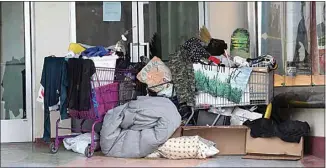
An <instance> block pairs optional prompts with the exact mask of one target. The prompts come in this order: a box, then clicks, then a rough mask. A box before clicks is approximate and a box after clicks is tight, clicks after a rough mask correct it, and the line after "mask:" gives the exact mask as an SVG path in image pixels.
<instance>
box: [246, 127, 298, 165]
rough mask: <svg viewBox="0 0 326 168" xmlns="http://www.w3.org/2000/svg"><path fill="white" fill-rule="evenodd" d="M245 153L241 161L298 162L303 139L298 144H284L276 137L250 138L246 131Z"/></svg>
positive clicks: (248, 132) (248, 131)
mask: <svg viewBox="0 0 326 168" xmlns="http://www.w3.org/2000/svg"><path fill="white" fill-rule="evenodd" d="M246 153H247V155H246V156H244V157H243V159H261V160H271V159H273V160H300V159H301V158H302V157H303V138H301V141H300V143H289V142H284V141H283V140H281V139H280V138H278V137H272V138H252V137H251V136H250V129H248V130H247V140H246Z"/></svg>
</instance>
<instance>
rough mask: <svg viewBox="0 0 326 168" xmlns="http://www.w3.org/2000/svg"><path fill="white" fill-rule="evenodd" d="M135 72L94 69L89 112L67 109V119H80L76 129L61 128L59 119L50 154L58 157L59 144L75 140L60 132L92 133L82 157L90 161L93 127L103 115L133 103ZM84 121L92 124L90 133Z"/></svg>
mask: <svg viewBox="0 0 326 168" xmlns="http://www.w3.org/2000/svg"><path fill="white" fill-rule="evenodd" d="M135 77H136V72H134V71H133V70H127V69H115V68H100V67H97V68H96V73H95V74H94V75H93V76H92V79H91V86H92V89H91V90H92V91H91V94H90V97H91V108H90V110H88V111H76V110H71V109H69V117H70V118H74V119H81V120H82V121H81V123H80V127H79V128H76V129H75V128H64V127H60V126H59V123H60V118H59V119H58V120H57V122H56V137H55V141H54V142H52V143H51V144H50V152H51V153H57V152H58V149H59V145H60V143H61V140H63V139H64V138H69V137H75V136H77V135H78V134H74V135H59V130H71V131H74V132H81V133H86V132H90V133H91V144H90V145H89V146H88V147H87V148H86V149H85V152H84V154H85V156H86V157H92V156H93V154H94V151H95V148H96V143H97V141H96V140H95V139H94V137H95V130H94V128H95V125H96V124H98V123H101V122H102V121H103V118H104V116H105V114H106V113H107V112H108V111H109V110H110V109H112V108H114V107H116V106H119V105H122V104H124V103H126V102H128V101H130V100H133V99H136V94H135V91H136V90H135V85H136V84H135ZM86 120H92V121H94V122H93V124H92V128H91V130H85V129H83V124H84V122H85V121H86Z"/></svg>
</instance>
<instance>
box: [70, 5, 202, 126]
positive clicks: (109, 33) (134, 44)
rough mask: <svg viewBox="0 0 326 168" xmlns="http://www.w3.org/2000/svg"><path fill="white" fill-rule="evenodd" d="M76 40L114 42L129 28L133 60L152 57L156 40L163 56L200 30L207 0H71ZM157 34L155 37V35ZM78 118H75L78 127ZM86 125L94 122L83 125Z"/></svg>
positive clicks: (73, 122) (129, 41)
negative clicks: (155, 0)
mask: <svg viewBox="0 0 326 168" xmlns="http://www.w3.org/2000/svg"><path fill="white" fill-rule="evenodd" d="M71 3H72V5H71V6H72V8H71V20H72V23H71V24H72V25H71V27H72V34H76V39H72V41H73V42H78V43H84V44H88V45H92V46H95V45H102V46H110V45H114V44H115V43H116V42H117V41H118V40H120V39H121V34H123V33H124V32H125V31H126V30H130V33H129V34H128V36H127V39H128V40H127V44H128V47H127V53H129V55H130V58H131V62H138V61H139V58H140V57H141V56H146V57H150V52H151V51H150V47H149V46H150V43H151V42H152V41H153V39H155V37H154V35H155V36H156V37H157V38H156V40H154V41H155V42H152V43H153V44H154V43H155V45H156V46H155V50H157V51H156V53H154V52H153V51H152V52H153V53H154V55H156V56H158V57H161V58H162V60H164V61H167V60H168V54H169V53H171V52H173V51H174V50H175V48H176V47H177V45H179V44H181V43H182V42H183V41H185V40H187V39H188V38H190V37H195V36H197V35H198V34H199V28H200V27H201V26H202V25H204V24H205V23H206V22H207V21H206V19H205V16H206V15H207V13H205V11H206V12H207V10H205V9H206V4H205V2H152V1H151V2H143V1H142V2H140V1H132V2H131V1H121V2H120V1H117V2H101V1H88V2H86V1H79V2H78V1H76V2H71ZM153 37H154V38H153ZM79 124H80V121H78V120H72V127H73V128H77V127H78V126H79ZM83 126H84V127H85V128H86V129H87V128H90V127H91V122H90V121H86V122H85V123H84V125H83Z"/></svg>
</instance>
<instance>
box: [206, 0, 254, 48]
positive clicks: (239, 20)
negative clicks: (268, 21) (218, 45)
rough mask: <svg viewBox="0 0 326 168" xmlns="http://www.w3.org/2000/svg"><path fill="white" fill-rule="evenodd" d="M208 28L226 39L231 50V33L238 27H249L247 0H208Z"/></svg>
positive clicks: (214, 36)
mask: <svg viewBox="0 0 326 168" xmlns="http://www.w3.org/2000/svg"><path fill="white" fill-rule="evenodd" d="M207 6H208V12H209V13H208V14H209V16H208V18H209V24H208V25H209V26H208V30H209V31H210V33H211V36H212V37H213V38H217V39H221V40H224V41H225V42H226V43H227V44H228V52H230V43H231V35H232V33H233V31H234V30H235V29H237V28H245V29H248V17H247V16H248V14H247V2H208V5H207Z"/></svg>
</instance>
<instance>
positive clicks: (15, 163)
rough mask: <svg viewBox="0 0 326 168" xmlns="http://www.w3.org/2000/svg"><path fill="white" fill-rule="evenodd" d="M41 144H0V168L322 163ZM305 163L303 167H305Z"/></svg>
mask: <svg viewBox="0 0 326 168" xmlns="http://www.w3.org/2000/svg"><path fill="white" fill-rule="evenodd" d="M48 151H49V149H48V147H47V146H45V145H41V144H35V143H11V144H1V167H58V166H60V167H324V160H321V159H318V158H315V157H313V156H310V157H305V158H304V159H303V160H302V161H303V162H301V161H274V160H265V161H264V160H248V159H241V157H240V156H218V157H216V158H212V159H206V160H196V159H188V160H166V159H157V160H149V159H122V158H109V157H105V156H103V155H101V153H100V152H97V153H95V156H93V157H92V158H85V157H84V156H83V155H80V154H77V153H73V152H71V151H67V150H65V149H64V148H63V147H60V149H59V151H58V153H57V154H50V153H49V152H48ZM305 162H306V164H305Z"/></svg>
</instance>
